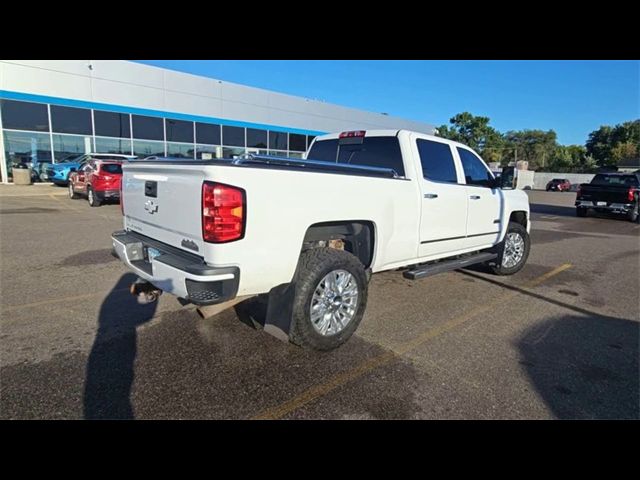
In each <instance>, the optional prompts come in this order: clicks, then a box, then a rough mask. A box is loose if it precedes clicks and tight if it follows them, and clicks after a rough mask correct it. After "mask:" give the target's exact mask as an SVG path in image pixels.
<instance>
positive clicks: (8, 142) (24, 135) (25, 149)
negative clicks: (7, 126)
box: [2, 130, 52, 180]
mask: <svg viewBox="0 0 640 480" xmlns="http://www.w3.org/2000/svg"><path fill="white" fill-rule="evenodd" d="M2 133H3V136H4V157H5V160H6V162H7V173H8V176H9V180H12V179H13V174H12V171H11V170H12V168H13V166H14V165H17V164H23V165H27V166H30V167H31V168H32V169H33V171H34V177H35V178H34V180H37V179H38V178H39V176H38V173H42V172H44V171H45V169H46V166H47V165H48V164H50V163H51V161H52V159H51V143H50V140H49V134H48V133H36V132H12V131H9V130H4V131H3V132H2Z"/></svg>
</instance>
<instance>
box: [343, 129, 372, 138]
mask: <svg viewBox="0 0 640 480" xmlns="http://www.w3.org/2000/svg"><path fill="white" fill-rule="evenodd" d="M365 133H367V132H366V131H365V130H355V131H353V132H342V133H341V134H340V136H339V138H351V137H364V135H365Z"/></svg>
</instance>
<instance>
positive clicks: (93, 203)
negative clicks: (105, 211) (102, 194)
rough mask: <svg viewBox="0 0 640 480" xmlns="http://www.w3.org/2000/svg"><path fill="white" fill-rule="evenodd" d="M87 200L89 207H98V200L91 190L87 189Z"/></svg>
mask: <svg viewBox="0 0 640 480" xmlns="http://www.w3.org/2000/svg"><path fill="white" fill-rule="evenodd" d="M87 200H89V205H90V206H92V207H99V206H100V199H99V198H98V197H97V195H96V194H95V192H94V191H93V188H91V187H87Z"/></svg>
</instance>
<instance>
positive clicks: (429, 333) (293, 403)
mask: <svg viewBox="0 0 640 480" xmlns="http://www.w3.org/2000/svg"><path fill="white" fill-rule="evenodd" d="M571 267H572V265H571V264H570V263H565V264H562V265H560V266H558V267H556V268H554V269H553V270H551V271H549V272H547V273H545V274H543V275H540V276H539V277H536V278H534V279H533V280H530V281H529V282H527V283H525V284H524V285H523V286H522V287H520V288H533V287H536V286H538V285H540V284H541V283H543V282H545V281H546V280H548V279H549V278H551V277H553V276H555V275H558V274H559V273H561V272H563V271H565V270H567V269H569V268H571ZM520 294H521V292H518V291H509V292H506V293H504V294H502V295H501V296H499V297H497V298H496V299H494V301H493V302H489V303H486V304H484V305H480V306H477V307H475V308H473V309H471V310H469V311H468V312H466V313H464V314H462V315H460V316H458V317H455V318H452V319H451V320H448V321H446V322H444V323H443V324H441V325H438V326H437V327H434V328H430V329H428V330H426V331H425V332H423V333H422V334H421V335H418V336H417V337H416V338H414V339H413V340H410V341H407V342H404V343H401V344H399V345H396V347H395V348H392V349H391V350H389V351H387V352H385V353H382V354H380V355H378V356H376V357H373V358H371V359H368V360H365V361H364V362H362V363H360V364H359V365H357V366H356V367H354V368H352V369H350V370H347V371H345V372H341V373H339V374H336V375H334V376H333V377H331V378H329V379H328V380H327V381H326V382H324V383H321V384H319V385H314V386H312V387H310V388H308V389H307V390H305V391H304V392H302V393H301V394H299V395H298V396H296V397H294V398H293V399H291V400H289V401H287V402H284V403H282V404H280V405H277V406H275V407H272V408H268V409H266V410H264V411H262V412H261V413H259V414H258V415H256V416H254V417H252V418H251V419H252V420H277V419H279V418H282V417H283V416H285V415H287V414H288V413H291V412H293V411H294V410H297V409H298V408H300V407H302V406H304V405H306V404H308V403H310V402H312V401H314V400H316V399H317V398H320V397H322V396H324V395H326V394H328V393H330V392H331V391H333V390H335V389H336V388H338V387H340V386H342V385H345V384H346V383H348V382H349V381H351V380H355V379H356V378H359V377H361V376H362V375H364V374H366V373H368V372H370V371H372V370H374V369H375V368H377V367H380V366H383V365H385V364H388V363H389V362H391V360H393V359H394V358H398V357H399V356H401V355H404V354H406V353H407V352H409V351H410V350H413V349H415V348H416V347H418V346H420V345H422V344H424V343H426V342H427V341H429V340H431V339H433V338H435V337H437V336H439V335H442V334H443V333H445V332H448V331H450V330H453V329H454V328H456V327H457V326H459V325H461V324H463V323H465V322H467V321H469V320H471V319H472V318H474V317H476V316H477V315H479V314H481V313H484V312H486V311H489V310H491V309H492V308H494V307H495V306H496V305H498V304H500V303H503V302H504V301H506V300H509V299H510V298H512V297H515V296H517V295H520Z"/></svg>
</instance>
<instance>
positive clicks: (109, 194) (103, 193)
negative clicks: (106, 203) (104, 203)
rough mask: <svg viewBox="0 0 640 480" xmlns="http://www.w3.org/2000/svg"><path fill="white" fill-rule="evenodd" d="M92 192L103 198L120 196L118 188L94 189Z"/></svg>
mask: <svg viewBox="0 0 640 480" xmlns="http://www.w3.org/2000/svg"><path fill="white" fill-rule="evenodd" d="M94 193H95V194H96V195H97V196H98V197H99V198H103V199H107V198H120V190H94Z"/></svg>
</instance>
